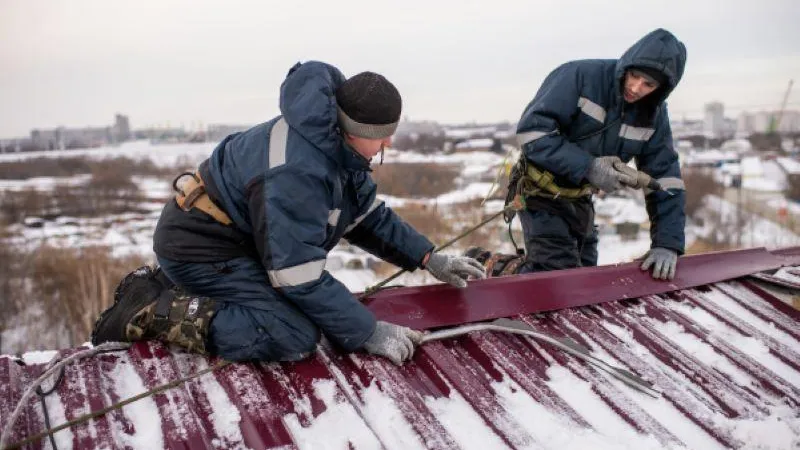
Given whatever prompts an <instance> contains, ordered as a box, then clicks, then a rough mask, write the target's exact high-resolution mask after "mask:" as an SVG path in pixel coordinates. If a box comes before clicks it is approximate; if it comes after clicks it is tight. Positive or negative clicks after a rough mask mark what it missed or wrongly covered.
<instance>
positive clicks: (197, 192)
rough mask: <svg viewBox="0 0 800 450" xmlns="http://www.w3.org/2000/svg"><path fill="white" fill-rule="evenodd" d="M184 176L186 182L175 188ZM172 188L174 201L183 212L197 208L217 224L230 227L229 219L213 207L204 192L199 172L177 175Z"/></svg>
mask: <svg viewBox="0 0 800 450" xmlns="http://www.w3.org/2000/svg"><path fill="white" fill-rule="evenodd" d="M184 176H189V178H188V179H187V181H185V182H184V183H183V186H182V187H180V188H179V187H178V186H177V182H178V180H179V179H181V178H183V177H184ZM172 187H173V189H174V190H175V192H176V193H175V201H176V202H178V206H180V208H181V209H182V210H184V211H189V210H191V209H192V208H197V209H199V210H200V211H203V212H204V213H206V214H208V215H209V216H211V217H212V218H213V219H214V220H216V221H217V222H219V223H221V224H223V225H230V224H232V223H233V221H232V220H231V218H230V217H228V215H227V214H226V213H225V211H223V210H222V209H221V208H220V207H219V206H217V205H215V204H214V202H213V201H212V200H211V197H209V196H208V192H206V185H205V183H204V182H203V179H202V178H201V177H200V172H199V171H197V172H194V173H190V172H184V173H182V174H180V175H178V176H177V177H176V178H175V180H173V182H172Z"/></svg>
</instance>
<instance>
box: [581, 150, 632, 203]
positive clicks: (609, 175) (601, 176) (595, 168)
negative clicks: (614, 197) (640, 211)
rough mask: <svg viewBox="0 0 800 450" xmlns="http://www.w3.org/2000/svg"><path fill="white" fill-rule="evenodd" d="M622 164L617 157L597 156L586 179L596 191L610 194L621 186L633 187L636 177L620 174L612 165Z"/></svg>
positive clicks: (624, 173) (625, 173)
mask: <svg viewBox="0 0 800 450" xmlns="http://www.w3.org/2000/svg"><path fill="white" fill-rule="evenodd" d="M615 163H616V164H620V163H622V160H621V159H619V157H618V156H599V157H597V158H595V159H594V160H593V161H592V165H591V167H589V172H588V173H587V174H586V179H587V180H589V183H592V185H593V186H595V187H597V188H598V189H600V190H602V191H604V192H607V193H609V194H610V193H612V192H614V191H616V190H618V189H620V188H622V185H623V184H625V185H628V186H633V185H635V184H636V176H635V175H634V176H631V174H630V173H627V172H621V171H619V170H617V169H616V168H615V167H614V164H615Z"/></svg>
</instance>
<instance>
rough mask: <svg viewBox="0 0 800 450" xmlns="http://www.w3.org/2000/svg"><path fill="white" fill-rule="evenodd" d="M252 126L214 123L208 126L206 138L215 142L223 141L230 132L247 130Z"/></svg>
mask: <svg viewBox="0 0 800 450" xmlns="http://www.w3.org/2000/svg"><path fill="white" fill-rule="evenodd" d="M252 127H253V126H252V125H224V124H212V125H209V126H208V127H206V140H208V141H213V142H216V141H221V140H223V139H225V138H226V137H227V136H228V135H230V134H233V133H238V132H241V131H247V130H249V129H250V128H252Z"/></svg>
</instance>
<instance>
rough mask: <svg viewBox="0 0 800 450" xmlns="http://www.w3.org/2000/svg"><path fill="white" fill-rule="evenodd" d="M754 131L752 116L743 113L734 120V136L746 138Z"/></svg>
mask: <svg viewBox="0 0 800 450" xmlns="http://www.w3.org/2000/svg"><path fill="white" fill-rule="evenodd" d="M754 131H755V121H754V119H753V115H752V114H748V113H746V112H743V113H741V114H739V117H738V118H737V119H736V136H737V137H747V136H750V135H751V134H753V132H754Z"/></svg>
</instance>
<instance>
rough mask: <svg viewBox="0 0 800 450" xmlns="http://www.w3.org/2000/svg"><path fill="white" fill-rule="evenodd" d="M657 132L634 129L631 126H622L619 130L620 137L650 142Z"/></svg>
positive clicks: (648, 129) (649, 129) (647, 129)
mask: <svg viewBox="0 0 800 450" xmlns="http://www.w3.org/2000/svg"><path fill="white" fill-rule="evenodd" d="M655 132H656V130H654V129H652V128H640V127H632V126H630V125H622V127H621V128H620V129H619V136H620V137H622V138H625V139H630V140H632V141H649V140H650V138H651V137H653V134H654V133H655Z"/></svg>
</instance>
